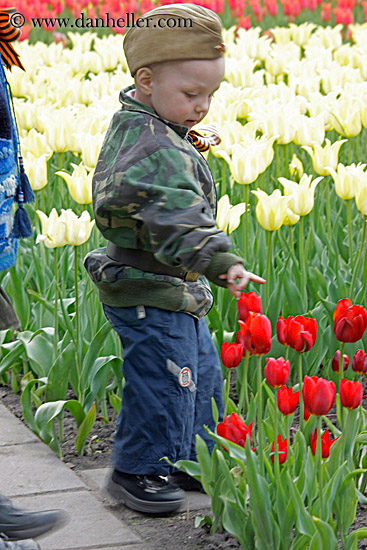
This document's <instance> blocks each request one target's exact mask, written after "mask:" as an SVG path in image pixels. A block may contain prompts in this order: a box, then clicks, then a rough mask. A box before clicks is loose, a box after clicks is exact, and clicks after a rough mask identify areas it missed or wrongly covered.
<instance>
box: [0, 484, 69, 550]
mask: <svg viewBox="0 0 367 550" xmlns="http://www.w3.org/2000/svg"><path fill="white" fill-rule="evenodd" d="M66 517H67V516H66V513H65V512H63V511H62V510H45V511H42V512H29V511H27V510H22V509H20V508H16V507H15V506H14V505H13V503H12V502H11V500H9V499H8V498H6V497H5V496H3V495H1V494H0V533H2V534H3V535H5V536H6V537H7V538H8V539H9V540H22V539H27V538H33V537H38V536H39V535H42V534H43V533H46V532H47V531H50V530H51V529H54V528H56V527H60V526H61V525H63V524H64V523H65V521H66ZM0 550H1V546H0Z"/></svg>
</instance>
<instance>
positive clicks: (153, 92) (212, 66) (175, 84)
mask: <svg viewBox="0 0 367 550" xmlns="http://www.w3.org/2000/svg"><path fill="white" fill-rule="evenodd" d="M223 76H224V58H223V57H219V58H217V59H209V60H207V59H204V60H188V61H172V62H171V61H170V62H167V63H162V64H157V65H155V66H153V68H152V71H151V80H150V82H149V85H148V87H147V88H144V91H145V93H144V99H143V101H144V103H146V104H147V105H149V106H150V107H152V108H153V109H154V110H155V111H156V112H157V113H158V114H159V116H161V117H162V118H164V119H166V120H168V121H170V122H174V123H176V124H180V125H182V126H187V127H188V128H191V127H192V126H194V124H197V123H198V122H200V121H201V120H202V119H203V118H204V117H205V115H206V114H207V112H208V111H209V107H210V101H211V99H212V96H213V93H214V92H215V91H216V90H217V89H218V88H219V85H220V83H221V80H222V79H223ZM136 97H137V99H139V100H142V98H141V95H140V94H139V92H138V94H137V96H136Z"/></svg>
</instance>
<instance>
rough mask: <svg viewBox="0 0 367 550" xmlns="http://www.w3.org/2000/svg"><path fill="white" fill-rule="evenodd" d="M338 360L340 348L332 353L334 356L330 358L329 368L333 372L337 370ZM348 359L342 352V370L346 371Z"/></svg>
mask: <svg viewBox="0 0 367 550" xmlns="http://www.w3.org/2000/svg"><path fill="white" fill-rule="evenodd" d="M339 362H340V349H338V350H337V351H336V352H335V353H334V357H333V358H332V360H331V368H332V369H333V371H334V372H339ZM349 362H350V359H349V357H348V355H347V354H346V353H344V354H343V371H346V370H347V368H348V365H349Z"/></svg>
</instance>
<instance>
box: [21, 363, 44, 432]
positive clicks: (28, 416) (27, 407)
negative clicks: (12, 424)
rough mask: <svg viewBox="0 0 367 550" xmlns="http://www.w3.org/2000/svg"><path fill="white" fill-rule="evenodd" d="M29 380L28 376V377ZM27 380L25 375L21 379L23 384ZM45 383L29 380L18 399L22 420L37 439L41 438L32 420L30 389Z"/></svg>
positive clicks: (38, 380)
mask: <svg viewBox="0 0 367 550" xmlns="http://www.w3.org/2000/svg"><path fill="white" fill-rule="evenodd" d="M31 374H32V373H31V372H29V373H28V375H31ZM28 378H29V376H28ZM26 379H27V375H26V376H24V377H23V382H24V381H25V380H26ZM42 382H43V383H46V382H47V379H42V380H40V379H34V378H33V379H32V380H30V381H29V382H28V383H27V385H26V386H25V388H24V390H23V392H22V395H21V398H20V402H21V405H22V411H23V418H24V420H25V421H26V422H27V424H28V426H29V427H30V429H31V430H32V432H33V433H35V434H36V435H37V436H38V437H41V436H40V429H39V427H38V426H37V424H36V421H35V419H34V416H33V411H32V397H31V395H32V389H33V388H34V386H35V385H36V384H39V383H42Z"/></svg>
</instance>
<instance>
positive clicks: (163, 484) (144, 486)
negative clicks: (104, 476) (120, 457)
mask: <svg viewBox="0 0 367 550" xmlns="http://www.w3.org/2000/svg"><path fill="white" fill-rule="evenodd" d="M106 489H107V491H108V493H109V494H110V495H111V496H113V497H114V498H115V499H116V500H117V501H118V502H122V503H123V504H125V506H127V507H128V508H131V509H132V510H137V511H138V512H144V513H146V514H153V515H159V514H166V513H168V512H174V511H175V510H178V508H179V507H180V506H181V504H182V503H183V502H184V501H185V493H184V492H183V491H182V490H181V489H180V488H179V487H177V485H173V484H172V483H169V482H168V481H167V479H166V478H165V477H162V476H157V475H135V474H125V473H123V472H119V471H118V470H113V472H112V475H111V476H110V478H109V480H108V483H107V487H106Z"/></svg>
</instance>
